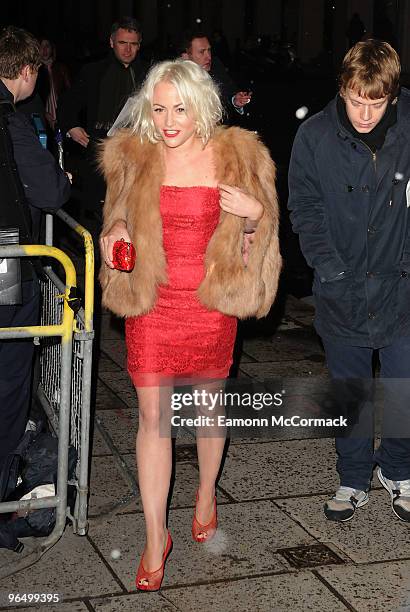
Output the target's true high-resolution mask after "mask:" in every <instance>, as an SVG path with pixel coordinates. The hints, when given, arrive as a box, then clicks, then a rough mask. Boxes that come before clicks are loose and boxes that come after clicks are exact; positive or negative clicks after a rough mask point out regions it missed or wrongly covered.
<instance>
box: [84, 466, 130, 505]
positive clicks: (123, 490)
mask: <svg viewBox="0 0 410 612" xmlns="http://www.w3.org/2000/svg"><path fill="white" fill-rule="evenodd" d="M130 463H131V462H130ZM132 473H133V475H134V477H135V476H136V474H135V469H134V470H132ZM132 492H133V489H132V487H131V485H130V484H129V483H128V482H127V480H126V479H125V477H124V475H123V471H122V470H121V468H120V466H119V464H118V462H117V460H116V459H115V458H114V457H112V456H108V457H93V460H92V464H91V478H90V498H89V506H88V508H89V510H88V511H89V515H90V516H91V517H92V516H95V515H99V514H100V513H104V512H108V511H109V510H111V509H113V508H115V507H116V506H117V505H118V503H119V501H120V500H122V499H124V498H126V497H130V496H131V495H132ZM131 503H132V506H131V505H128V504H127V505H126V506H125V508H126V509H127V510H129V509H130V507H133V508H135V502H131Z"/></svg>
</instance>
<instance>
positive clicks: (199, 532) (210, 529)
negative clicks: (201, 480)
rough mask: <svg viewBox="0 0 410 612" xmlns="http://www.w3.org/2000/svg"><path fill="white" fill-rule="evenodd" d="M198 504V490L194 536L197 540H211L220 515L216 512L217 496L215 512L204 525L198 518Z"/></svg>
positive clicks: (193, 520) (193, 523)
mask: <svg viewBox="0 0 410 612" xmlns="http://www.w3.org/2000/svg"><path fill="white" fill-rule="evenodd" d="M197 505H198V491H197V492H196V500H195V509H194V518H193V519H192V537H193V538H194V540H195V542H206V541H209V540H211V539H212V538H213V537H214V535H215V533H216V530H217V528H218V517H217V514H216V497H214V513H213V515H212V518H211V520H210V521H209V523H208V524H207V525H202V524H201V523H200V522H199V521H198V519H197V518H196V507H197Z"/></svg>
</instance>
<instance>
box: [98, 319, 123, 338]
mask: <svg viewBox="0 0 410 612" xmlns="http://www.w3.org/2000/svg"><path fill="white" fill-rule="evenodd" d="M100 330H101V336H102V337H103V344H104V343H105V341H106V340H118V339H120V340H123V341H124V340H125V320H124V319H120V318H119V317H116V316H114V315H110V314H108V315H107V316H103V317H101V322H100Z"/></svg>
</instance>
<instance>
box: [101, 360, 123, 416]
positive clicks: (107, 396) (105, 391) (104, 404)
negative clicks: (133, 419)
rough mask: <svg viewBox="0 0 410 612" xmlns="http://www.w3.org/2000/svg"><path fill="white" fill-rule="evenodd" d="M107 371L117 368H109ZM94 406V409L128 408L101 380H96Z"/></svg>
mask: <svg viewBox="0 0 410 612" xmlns="http://www.w3.org/2000/svg"><path fill="white" fill-rule="evenodd" d="M109 371H110V372H113V371H118V370H113V369H110V370H109ZM95 408H96V410H113V409H116V408H128V406H127V404H125V402H124V401H123V400H122V399H121V398H120V397H118V395H117V394H116V393H114V391H113V390H112V389H110V387H108V386H107V385H106V384H105V383H104V382H103V381H102V380H98V381H97V388H96V394H95Z"/></svg>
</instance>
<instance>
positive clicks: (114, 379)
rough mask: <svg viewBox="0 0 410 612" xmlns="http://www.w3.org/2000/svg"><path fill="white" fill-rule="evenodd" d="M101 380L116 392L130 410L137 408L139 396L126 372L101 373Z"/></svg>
mask: <svg viewBox="0 0 410 612" xmlns="http://www.w3.org/2000/svg"><path fill="white" fill-rule="evenodd" d="M99 378H100V380H102V381H103V382H104V383H105V384H106V385H107V387H109V388H110V389H111V390H112V391H114V393H115V394H116V395H117V396H118V397H119V398H120V399H122V401H123V402H124V403H125V404H127V406H128V407H129V408H135V407H136V406H137V394H136V391H135V389H134V386H133V384H132V382H131V379H130V377H129V375H128V373H127V372H126V371H124V370H123V369H122V370H121V371H119V372H101V373H100V374H99Z"/></svg>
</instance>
